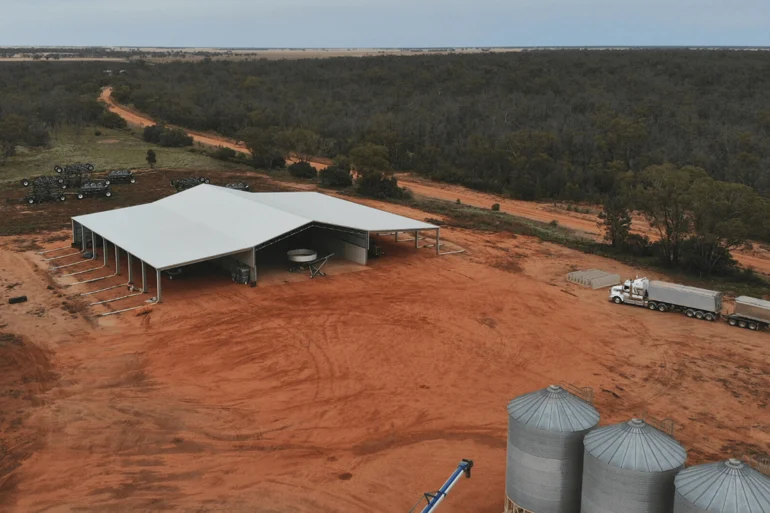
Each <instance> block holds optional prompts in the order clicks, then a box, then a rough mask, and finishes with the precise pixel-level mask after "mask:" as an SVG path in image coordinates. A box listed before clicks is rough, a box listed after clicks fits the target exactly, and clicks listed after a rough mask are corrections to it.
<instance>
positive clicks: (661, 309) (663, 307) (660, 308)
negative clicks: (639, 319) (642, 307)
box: [658, 303, 668, 312]
mask: <svg viewBox="0 0 770 513" xmlns="http://www.w3.org/2000/svg"><path fill="white" fill-rule="evenodd" d="M658 311H659V312H666V311H668V308H667V307H666V305H665V303H659V304H658Z"/></svg>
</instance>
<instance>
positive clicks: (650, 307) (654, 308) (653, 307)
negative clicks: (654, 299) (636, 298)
mask: <svg viewBox="0 0 770 513" xmlns="http://www.w3.org/2000/svg"><path fill="white" fill-rule="evenodd" d="M647 308H649V309H650V310H657V309H658V305H657V304H655V303H650V304H648V305H647Z"/></svg>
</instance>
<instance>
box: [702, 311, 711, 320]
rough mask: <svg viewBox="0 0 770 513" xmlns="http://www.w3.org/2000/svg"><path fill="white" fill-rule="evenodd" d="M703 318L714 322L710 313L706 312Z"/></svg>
mask: <svg viewBox="0 0 770 513" xmlns="http://www.w3.org/2000/svg"><path fill="white" fill-rule="evenodd" d="M703 318H704V319H706V320H707V321H709V322H711V321H713V320H714V314H713V313H711V312H706V315H704V316H703Z"/></svg>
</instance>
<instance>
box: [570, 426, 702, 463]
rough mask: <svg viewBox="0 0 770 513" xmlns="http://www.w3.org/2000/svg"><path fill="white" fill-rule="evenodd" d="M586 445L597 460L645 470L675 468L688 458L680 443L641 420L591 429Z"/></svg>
mask: <svg viewBox="0 0 770 513" xmlns="http://www.w3.org/2000/svg"><path fill="white" fill-rule="evenodd" d="M585 448H586V451H587V452H588V453H589V454H591V455H592V456H593V457H595V458H596V459H598V460H600V461H603V462H605V463H609V464H610V465H613V466H615V467H619V468H623V469H626V470H637V471H644V472H663V471H667V470H671V469H675V468H677V467H680V466H682V465H684V462H685V460H686V459H687V452H686V451H685V450H684V448H683V447H682V446H681V445H680V444H679V442H677V441H676V440H674V439H673V438H671V437H670V436H668V435H667V434H665V433H663V432H662V431H659V430H657V429H655V428H654V427H652V426H650V425H649V424H647V423H646V422H644V421H643V420H640V419H632V420H630V421H628V422H622V423H620V424H614V425H612V426H605V427H601V428H598V429H596V430H594V431H592V432H590V433H589V434H588V435H586V438H585Z"/></svg>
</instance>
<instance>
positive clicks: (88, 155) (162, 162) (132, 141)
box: [0, 127, 251, 181]
mask: <svg viewBox="0 0 770 513" xmlns="http://www.w3.org/2000/svg"><path fill="white" fill-rule="evenodd" d="M97 130H98V131H100V132H101V135H99V136H97V135H96V131H97ZM149 149H153V150H155V153H156V155H157V159H158V162H157V164H156V167H161V168H170V169H190V170H196V169H200V170H207V171H208V170H214V171H216V170H225V171H233V170H250V169H251V168H249V167H248V166H246V165H245V164H241V163H238V162H225V161H221V160H216V159H213V158H211V157H209V156H208V154H207V153H206V151H205V150H204V148H203V147H200V146H198V145H197V144H196V146H194V147H188V148H161V147H159V146H157V145H154V144H150V143H146V142H144V141H143V140H142V139H141V138H140V137H139V136H138V135H137V134H135V133H133V132H131V131H128V130H109V129H105V128H95V127H86V128H84V129H82V130H81V131H80V132H79V133H78V131H76V130H75V129H74V128H71V127H65V128H62V129H61V130H59V131H57V132H55V133H54V134H52V137H51V143H50V145H49V147H48V148H18V150H17V155H15V156H13V157H11V158H9V159H8V160H7V161H6V162H5V163H4V164H3V165H0V181H15V180H20V179H21V178H31V177H34V176H39V175H51V174H54V169H53V166H54V165H55V164H60V165H65V164H69V163H75V162H90V163H92V164H93V165H94V166H95V167H96V172H100V171H107V170H111V169H144V168H147V167H148V165H147V161H146V160H145V157H146V155H147V150H149Z"/></svg>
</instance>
